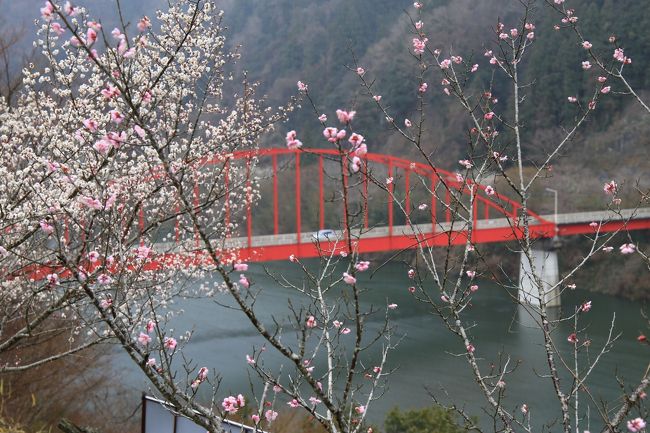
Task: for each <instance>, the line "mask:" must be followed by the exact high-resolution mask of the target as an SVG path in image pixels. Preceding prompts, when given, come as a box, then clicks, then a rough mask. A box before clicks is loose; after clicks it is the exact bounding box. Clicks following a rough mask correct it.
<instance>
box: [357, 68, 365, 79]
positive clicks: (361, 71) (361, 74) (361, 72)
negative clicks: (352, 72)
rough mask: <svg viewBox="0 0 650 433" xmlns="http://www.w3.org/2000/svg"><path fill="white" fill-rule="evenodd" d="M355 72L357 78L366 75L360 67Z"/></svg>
mask: <svg viewBox="0 0 650 433" xmlns="http://www.w3.org/2000/svg"><path fill="white" fill-rule="evenodd" d="M356 72H357V74H358V75H359V76H361V77H363V74H365V73H366V70H365V69H363V68H362V67H358V68H357V70H356Z"/></svg>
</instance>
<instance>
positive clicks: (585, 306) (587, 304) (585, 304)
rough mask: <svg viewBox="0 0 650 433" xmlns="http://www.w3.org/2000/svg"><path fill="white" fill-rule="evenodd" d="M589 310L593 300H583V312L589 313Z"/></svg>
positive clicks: (581, 307) (581, 309)
mask: <svg viewBox="0 0 650 433" xmlns="http://www.w3.org/2000/svg"><path fill="white" fill-rule="evenodd" d="M589 310H591V301H585V302H583V303H582V305H581V306H580V311H582V312H583V313H588V312H589Z"/></svg>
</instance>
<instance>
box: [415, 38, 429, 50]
mask: <svg viewBox="0 0 650 433" xmlns="http://www.w3.org/2000/svg"><path fill="white" fill-rule="evenodd" d="M428 41H429V40H428V39H427V38H422V39H420V38H413V52H414V53H415V54H422V53H424V50H425V49H426V47H427V42H428Z"/></svg>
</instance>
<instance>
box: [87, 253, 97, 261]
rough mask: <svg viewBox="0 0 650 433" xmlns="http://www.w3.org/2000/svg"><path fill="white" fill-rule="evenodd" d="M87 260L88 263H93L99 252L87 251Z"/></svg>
mask: <svg viewBox="0 0 650 433" xmlns="http://www.w3.org/2000/svg"><path fill="white" fill-rule="evenodd" d="M88 260H89V261H90V263H95V262H96V261H97V260H99V253H98V252H97V251H91V252H89V253H88Z"/></svg>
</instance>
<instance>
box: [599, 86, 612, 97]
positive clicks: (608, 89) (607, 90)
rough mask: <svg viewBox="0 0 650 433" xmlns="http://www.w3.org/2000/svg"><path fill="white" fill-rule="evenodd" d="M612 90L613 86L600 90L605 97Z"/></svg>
mask: <svg viewBox="0 0 650 433" xmlns="http://www.w3.org/2000/svg"><path fill="white" fill-rule="evenodd" d="M610 90H612V88H611V86H605V87H603V88H602V89H600V93H602V94H604V95H605V94H607V93H609V91H610Z"/></svg>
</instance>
